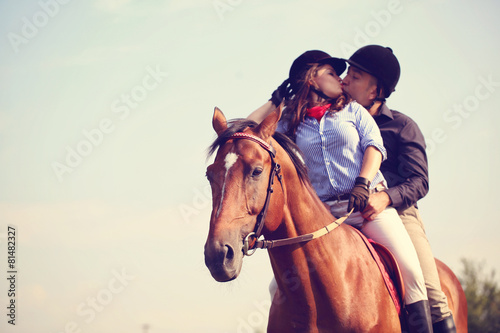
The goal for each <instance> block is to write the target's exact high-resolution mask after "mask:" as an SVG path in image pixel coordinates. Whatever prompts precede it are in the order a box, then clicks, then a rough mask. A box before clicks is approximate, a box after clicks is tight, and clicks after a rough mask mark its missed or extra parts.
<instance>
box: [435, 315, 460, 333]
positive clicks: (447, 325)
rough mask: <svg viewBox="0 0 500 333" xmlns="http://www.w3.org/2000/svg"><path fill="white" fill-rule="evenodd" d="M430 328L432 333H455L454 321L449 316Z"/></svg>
mask: <svg viewBox="0 0 500 333" xmlns="http://www.w3.org/2000/svg"><path fill="white" fill-rule="evenodd" d="M432 328H433V329H434V333H457V328H456V327H455V321H454V320H453V316H451V315H450V316H449V317H446V318H444V319H443V320H441V321H438V322H437V323H434V324H432Z"/></svg>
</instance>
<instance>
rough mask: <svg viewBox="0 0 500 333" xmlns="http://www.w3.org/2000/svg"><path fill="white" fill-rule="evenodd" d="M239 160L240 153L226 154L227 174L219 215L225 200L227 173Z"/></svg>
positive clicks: (223, 185)
mask: <svg viewBox="0 0 500 333" xmlns="http://www.w3.org/2000/svg"><path fill="white" fill-rule="evenodd" d="M237 160H238V155H236V153H228V154H227V155H226V158H224V162H226V164H225V167H226V174H225V175H224V183H223V184H222V194H221V198H220V203H219V208H218V209H217V214H216V216H217V217H219V213H220V210H221V208H222V202H223V201H224V192H225V189H226V178H227V174H228V172H229V169H231V167H232V166H233V165H234V163H236V161H237Z"/></svg>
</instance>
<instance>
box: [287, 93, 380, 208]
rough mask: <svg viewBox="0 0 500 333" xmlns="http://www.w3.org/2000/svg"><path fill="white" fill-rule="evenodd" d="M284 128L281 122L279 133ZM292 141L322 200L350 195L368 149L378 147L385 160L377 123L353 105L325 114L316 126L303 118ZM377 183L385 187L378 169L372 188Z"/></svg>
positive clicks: (310, 118)
mask: <svg viewBox="0 0 500 333" xmlns="http://www.w3.org/2000/svg"><path fill="white" fill-rule="evenodd" d="M285 126H286V124H284V121H280V123H279V126H278V131H280V132H284V129H285V128H286V127H285ZM295 142H296V143H297V145H298V146H299V148H300V150H301V151H302V154H303V157H304V161H305V163H306V165H307V168H308V169H309V177H310V179H311V183H312V185H313V187H314V189H315V190H316V193H317V194H318V196H319V197H320V199H321V200H323V201H325V200H327V199H328V198H331V197H332V196H335V195H341V194H345V193H350V192H351V190H352V188H353V187H354V181H355V179H356V177H358V176H359V172H360V171H361V164H362V162H363V156H364V152H365V149H366V148H367V147H368V146H374V147H375V148H377V149H378V150H379V151H380V152H381V153H382V159H383V160H385V159H386V158H387V155H386V150H385V148H384V144H383V141H382V136H381V135H380V131H379V129H378V127H377V124H376V123H375V121H374V120H373V117H372V116H371V115H370V114H369V113H368V111H366V109H365V108H363V107H362V106H361V105H360V104H358V103H356V102H351V103H349V104H348V105H346V106H345V107H344V109H342V110H341V111H339V112H336V113H330V112H327V113H326V114H325V115H324V116H323V118H322V119H321V121H320V122H319V123H318V121H317V120H316V119H314V118H312V117H307V116H306V117H305V119H304V121H303V122H301V123H300V125H299V127H298V128H297V132H296V140H295ZM380 182H384V184H385V185H387V184H386V182H385V179H384V177H383V176H382V173H381V172H380V170H379V171H377V174H376V175H375V178H374V179H372V188H373V187H375V186H376V185H377V184H379V183H380Z"/></svg>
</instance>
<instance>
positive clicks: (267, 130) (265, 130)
mask: <svg viewBox="0 0 500 333" xmlns="http://www.w3.org/2000/svg"><path fill="white" fill-rule="evenodd" d="M282 108H283V103H281V104H280V106H278V107H277V108H276V109H274V110H273V111H272V112H271V113H270V114H269V115H268V116H267V117H266V118H265V119H264V120H263V121H262V122H261V123H260V125H259V126H257V127H256V128H255V132H256V133H259V135H260V137H261V138H263V139H264V140H266V139H267V138H268V137H270V136H272V135H273V134H274V131H276V127H277V126H278V120H280V118H281V110H282Z"/></svg>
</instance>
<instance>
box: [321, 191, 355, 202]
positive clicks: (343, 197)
mask: <svg viewBox="0 0 500 333" xmlns="http://www.w3.org/2000/svg"><path fill="white" fill-rule="evenodd" d="M350 196H351V194H350V193H344V194H337V195H334V196H331V197H329V198H328V199H326V200H325V202H326V201H344V200H349V197H350Z"/></svg>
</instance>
